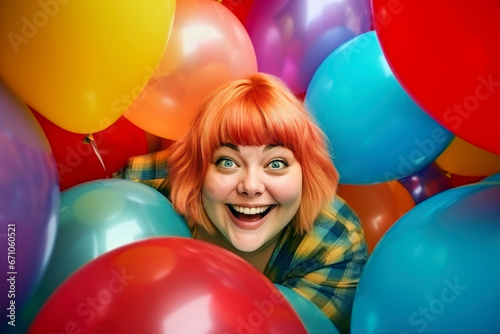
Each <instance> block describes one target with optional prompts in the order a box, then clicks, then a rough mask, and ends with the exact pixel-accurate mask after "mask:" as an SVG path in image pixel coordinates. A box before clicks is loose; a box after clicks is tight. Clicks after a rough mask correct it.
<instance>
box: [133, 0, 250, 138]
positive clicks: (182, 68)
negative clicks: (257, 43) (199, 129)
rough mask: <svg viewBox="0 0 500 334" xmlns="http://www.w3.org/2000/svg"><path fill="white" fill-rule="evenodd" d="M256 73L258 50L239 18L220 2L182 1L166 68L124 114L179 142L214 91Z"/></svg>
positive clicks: (165, 59) (160, 68) (161, 68)
mask: <svg viewBox="0 0 500 334" xmlns="http://www.w3.org/2000/svg"><path fill="white" fill-rule="evenodd" d="M253 72H257V59H256V56H255V51H254V48H253V44H252V41H251V39H250V37H249V36H248V33H247V32H246V30H245V28H244V26H243V25H242V23H241V22H240V21H239V20H238V18H237V17H236V16H235V15H234V14H233V13H231V11H230V10H229V9H227V8H226V7H224V6H223V5H222V4H220V3H219V2H217V1H207V0H181V1H178V2H177V7H176V9H175V20H174V25H173V27H172V33H171V35H170V39H169V42H168V45H167V48H166V50H165V52H164V54H163V57H162V60H161V61H160V65H159V66H158V68H157V69H156V71H155V73H154V74H153V76H152V78H151V80H150V81H149V83H148V84H147V85H146V87H145V88H144V90H143V91H142V92H141V94H140V95H139V96H138V97H137V99H136V100H135V101H134V102H133V103H132V105H131V106H130V107H129V109H128V110H127V111H125V113H124V115H125V117H127V118H128V119H129V120H130V121H131V122H132V123H134V124H135V125H137V126H138V127H140V128H141V129H144V130H146V131H147V132H150V133H152V134H154V135H156V136H158V137H162V138H168V139H172V140H176V139H178V138H179V137H180V136H181V135H182V134H183V133H184V132H186V130H187V128H188V126H189V123H190V122H191V119H192V118H193V117H194V113H195V112H196V109H197V108H198V106H199V104H200V103H201V102H202V101H203V100H204V99H205V98H206V97H207V96H208V94H209V93H210V92H211V91H212V90H214V89H215V88H217V87H218V86H219V85H221V84H223V83H225V82H227V81H231V80H234V79H238V78H242V77H244V76H246V75H247V74H250V73H253Z"/></svg>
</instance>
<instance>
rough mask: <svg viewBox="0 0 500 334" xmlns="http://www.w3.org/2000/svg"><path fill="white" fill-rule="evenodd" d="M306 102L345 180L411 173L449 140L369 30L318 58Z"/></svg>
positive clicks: (389, 177) (368, 180)
mask: <svg viewBox="0 0 500 334" xmlns="http://www.w3.org/2000/svg"><path fill="white" fill-rule="evenodd" d="M305 103H306V105H307V107H308V108H309V110H310V111H311V113H312V114H313V115H314V116H315V118H316V119H317V121H318V123H319V125H320V127H322V128H323V130H324V131H325V133H326V136H327V137H328V139H329V140H330V143H331V145H332V150H331V153H332V155H333V162H334V163H335V165H336V166H337V169H338V171H339V173H340V183H344V184H369V183H376V182H385V181H390V180H395V179H399V178H402V177H405V176H408V175H411V174H414V173H416V172H417V171H418V170H420V169H422V168H424V167H425V166H427V165H428V164H430V163H431V162H432V161H434V160H435V159H436V158H437V157H438V156H439V155H440V154H441V153H442V152H443V150H444V149H445V148H446V147H447V146H448V144H449V143H450V141H451V140H452V139H453V135H452V134H451V133H450V132H448V131H447V130H445V129H444V128H443V127H441V126H440V125H439V124H438V123H437V122H435V121H434V120H433V119H432V118H431V117H430V116H429V115H428V114H427V113H425V112H424V111H423V110H422V109H421V108H420V107H419V106H418V105H417V104H416V103H415V102H414V101H413V100H412V99H411V98H410V96H409V95H408V94H407V93H406V92H405V91H404V89H403V88H402V87H401V85H400V84H399V83H398V82H397V80H396V78H395V77H394V75H393V73H392V71H391V69H390V68H389V65H388V63H387V61H386V59H385V57H384V55H383V53H382V50H381V48H380V44H379V42H378V39H377V36H376V34H375V32H374V31H370V32H367V33H364V34H361V35H358V36H356V37H355V38H353V39H351V40H349V41H348V42H347V43H344V44H343V45H341V46H340V47H339V48H337V49H336V50H335V51H333V52H332V53H331V54H330V55H329V56H328V57H327V58H326V59H325V60H324V61H323V62H322V63H321V65H320V66H319V68H318V69H317V70H316V72H315V73H314V76H313V78H312V79H311V82H310V84H309V87H308V89H307V94H306V99H305Z"/></svg>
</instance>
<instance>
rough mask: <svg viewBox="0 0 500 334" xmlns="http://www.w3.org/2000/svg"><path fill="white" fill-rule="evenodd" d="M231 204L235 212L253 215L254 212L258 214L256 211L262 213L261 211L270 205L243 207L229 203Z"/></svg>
mask: <svg viewBox="0 0 500 334" xmlns="http://www.w3.org/2000/svg"><path fill="white" fill-rule="evenodd" d="M231 206H232V207H233V209H234V210H235V211H236V212H239V213H243V214H245V215H255V214H258V213H262V212H264V211H266V210H267V209H269V207H270V205H268V206H260V207H258V208H245V207H242V206H236V205H231Z"/></svg>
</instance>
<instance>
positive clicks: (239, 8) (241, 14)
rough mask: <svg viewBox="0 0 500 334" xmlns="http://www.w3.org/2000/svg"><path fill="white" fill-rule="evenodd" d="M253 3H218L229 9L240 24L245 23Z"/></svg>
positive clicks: (247, 0)
mask: <svg viewBox="0 0 500 334" xmlns="http://www.w3.org/2000/svg"><path fill="white" fill-rule="evenodd" d="M253 1H254V0H219V2H221V3H222V4H223V5H224V6H225V7H226V8H227V9H229V10H230V11H231V12H232V13H233V14H234V16H236V17H237V18H238V20H240V22H241V23H245V20H246V18H247V16H248V12H249V11H250V8H251V7H252V4H253Z"/></svg>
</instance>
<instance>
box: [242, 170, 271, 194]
mask: <svg viewBox="0 0 500 334" xmlns="http://www.w3.org/2000/svg"><path fill="white" fill-rule="evenodd" d="M264 189H265V186H264V182H263V179H262V177H261V175H260V173H259V171H257V170H247V171H246V172H245V173H243V174H242V177H241V179H240V181H239V183H238V187H237V190H238V193H239V194H241V195H246V196H249V197H255V196H258V195H261V194H262V193H264Z"/></svg>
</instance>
